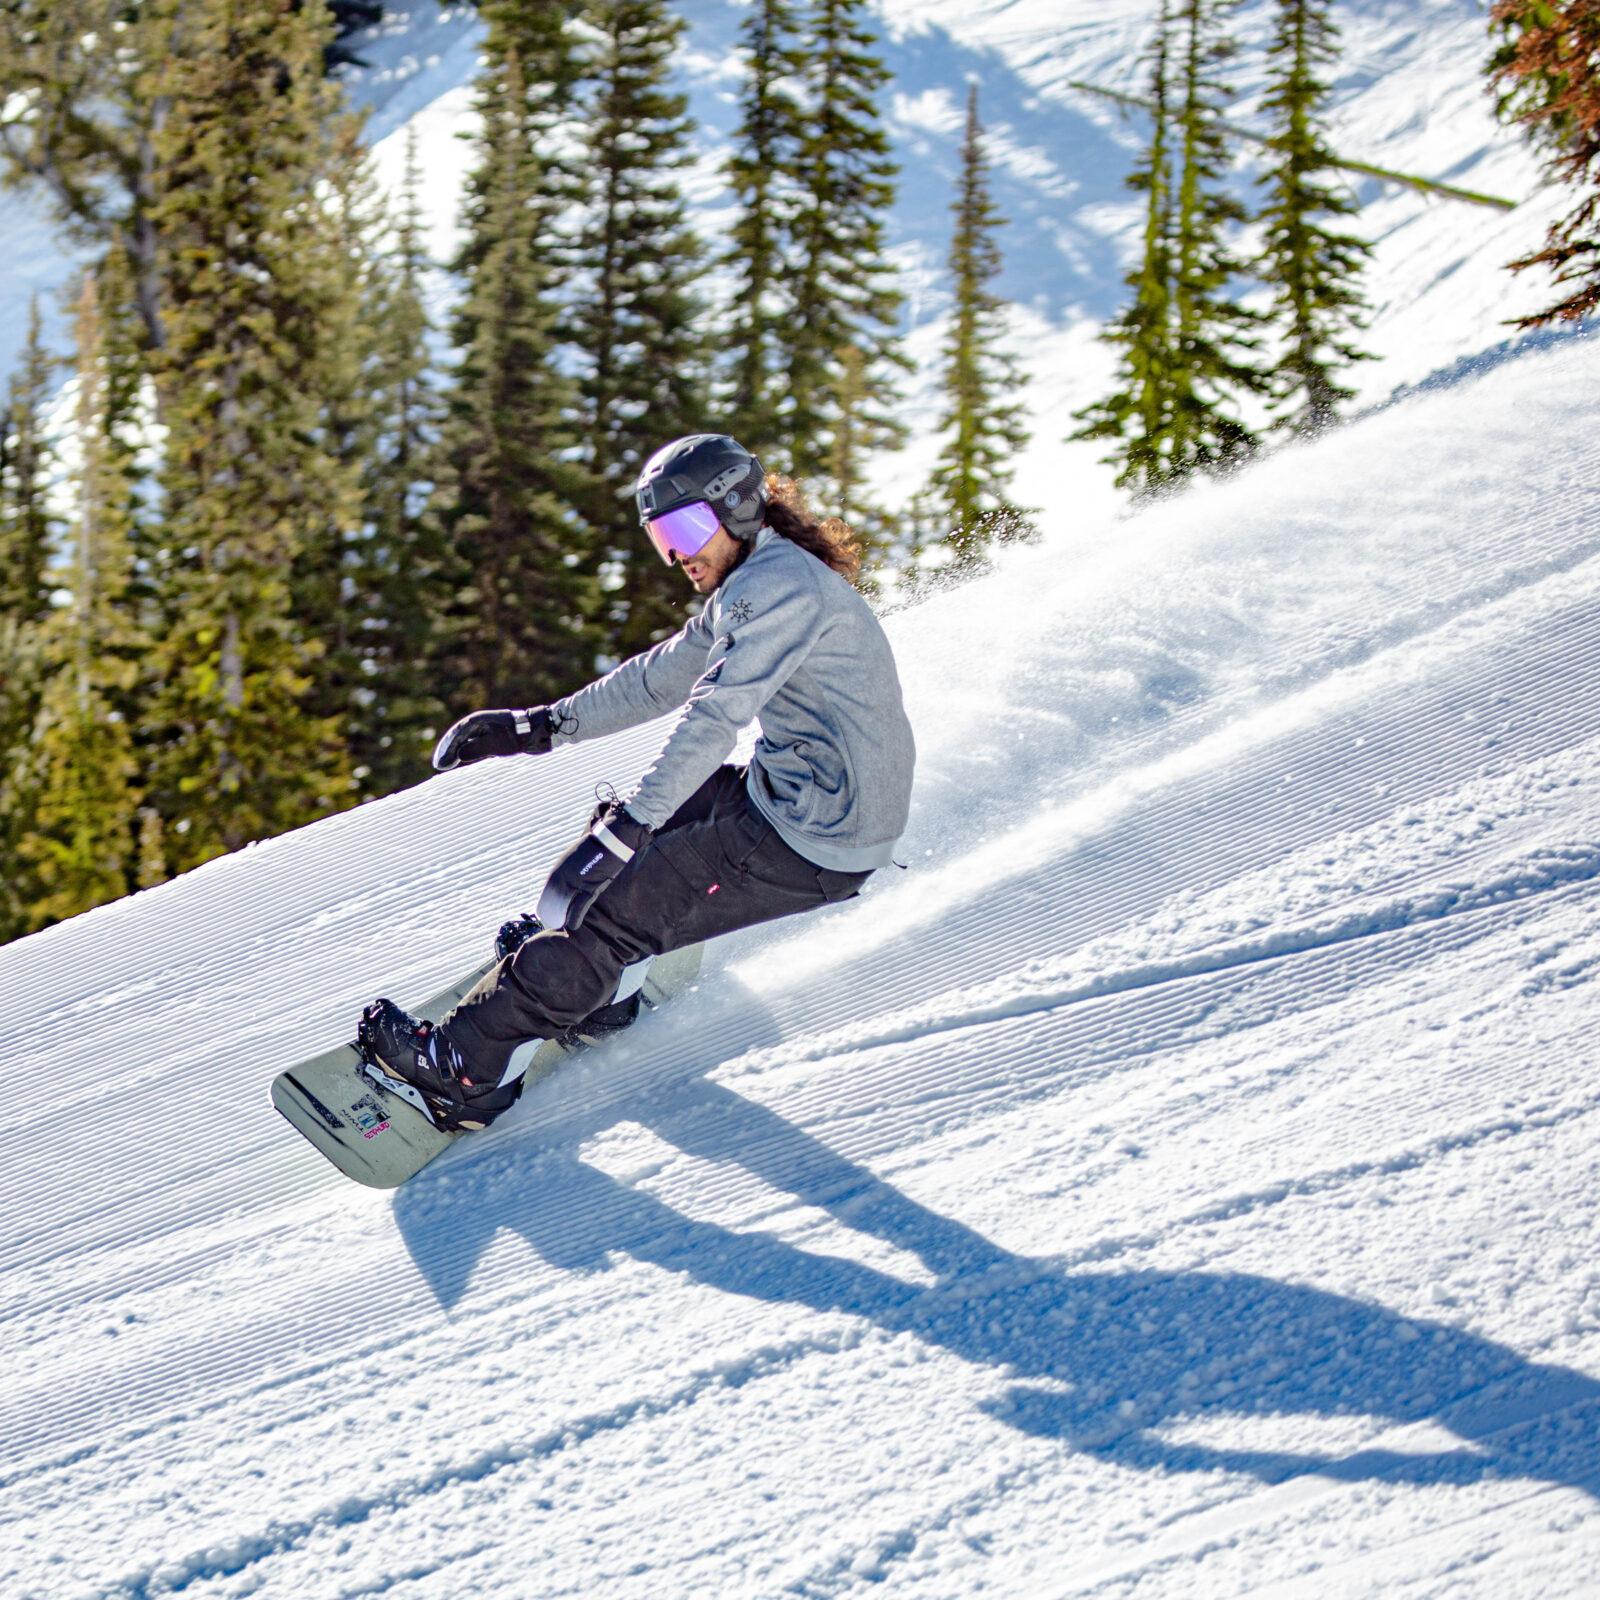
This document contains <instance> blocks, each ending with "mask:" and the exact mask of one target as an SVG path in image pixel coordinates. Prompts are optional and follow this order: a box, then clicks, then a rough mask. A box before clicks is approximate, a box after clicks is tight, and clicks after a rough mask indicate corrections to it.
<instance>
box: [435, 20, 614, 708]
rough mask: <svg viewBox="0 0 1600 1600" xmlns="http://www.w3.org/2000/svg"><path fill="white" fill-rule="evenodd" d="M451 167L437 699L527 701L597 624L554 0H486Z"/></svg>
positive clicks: (572, 58) (567, 92) (575, 663)
mask: <svg viewBox="0 0 1600 1600" xmlns="http://www.w3.org/2000/svg"><path fill="white" fill-rule="evenodd" d="M483 9H484V16H485V18H486V20H487V22H488V24H489V32H488V37H487V39H486V41H485V46H484V59H485V65H484V71H483V73H482V75H481V76H480V78H479V81H478V89H477V101H476V104H477V108H478V114H479V118H480V132H479V134H478V136H477V150H478V160H477V165H476V167H475V168H474V170H473V172H472V174H471V176H470V177H469V179H468V183H467V200H466V208H465V223H466V232H467V240H466V243H465V245H464V247H463V249H462V253H461V255H460V257H459V258H458V260H457V263H456V267H457V270H458V271H459V272H460V273H461V274H462V276H463V277H464V279H465V293H464V295H463V298H462V300H461V303H460V306H459V308H458V310H457V312H456V315H455V319H454V322H453V324H452V339H453V342H454V343H455V345H456V346H457V348H458V349H459V350H460V351H461V358H460V361H459V364H458V365H457V367H456V370H455V377H454V384H453V387H452V389H451V391H450V395H449V414H448V417H447V419H446V423H445V428H444V443H443V449H442V453H441V454H442V462H443V467H442V472H441V485H440V514H441V522H442V526H443V528H444V530H445V532H446V534H447V535H448V537H449V541H450V552H451V558H452V560H453V562H454V563H455V568H454V581H455V590H454V594H453V597H452V600H451V602H450V606H449V612H448V616H447V619H446V620H447V623H448V633H447V635H446V636H445V638H444V640H443V642H442V647H441V655H440V675H441V683H442V686H443V689H444V698H445V699H446V702H447V706H448V711H449V713H450V714H456V715H459V714H460V713H462V712H464V711H470V710H474V709H476V708H478V707H481V706H494V705H527V704H532V703H535V702H538V701H545V700H549V699H551V698H552V697H555V696H557V695H560V694H564V693H566V692H568V691H570V690H571V689H573V688H575V687H577V686H578V685H579V684H581V683H582V682H583V681H584V680H585V679H586V678H587V677H588V676H590V674H591V672H592V669H593V663H594V658H595V654H596V650H597V648H598V635H597V632H596V629H595V627H594V625H593V622H592V620H591V619H592V618H593V616H594V613H595V611H596V609H597V604H596V584H595V580H594V577H593V574H592V544H591V541H590V540H589V539H588V537H587V536H586V533H585V529H584V526H583V523H582V521H581V511H582V509H583V508H584V507H586V506H587V505H588V504H589V503H590V497H591V494H592V487H591V476H590V473H589V472H588V470H587V469H586V467H585V466H584V465H583V463H581V462H580V461H577V460H575V459H574V456H575V452H576V451H577V449H578V447H579V443H580V438H581V431H580V414H579V398H580V397H579V394H578V386H577V382H576V380H575V378H574V376H573V375H572V374H571V373H570V371H568V370H567V369H566V367H565V366H564V364H563V361H562V359H561V356H562V352H561V350H560V322H561V318H562V315H563V310H562V305H561V302H560V299H559V292H560V290H561V289H562V288H563V287H564V285H565V283H566V280H567V275H568V273H569V271H570V266H571V263H570V259H569V256H570V252H569V250H568V248H567V246H566V243H565V241H564V237H563V235H562V233H561V232H560V230H559V227H558V224H559V222H560V220H561V218H562V214H563V212H564V211H565V210H566V209H568V208H569V207H570V205H571V204H572V202H573V199H574V193H575V191H574V182H575V180H574V175H573V173H572V171H571V168H570V165H564V164H563V163H562V161H561V158H560V156H559V154H558V153H557V150H558V144H559V140H558V136H557V130H558V128H559V125H560V123H561V120H562V118H563V117H564V116H565V115H566V114H567V112H568V110H569V108H570V106H571V102H572V94H573V88H574V85H575V83H576V81H577V79H578V77H579V73H580V68H579V64H578V61H577V59H576V55H575V52H574V42H573V39H572V35H571V30H570V28H569V26H568V18H567V14H566V12H565V11H564V10H563V9H562V8H560V7H558V6H553V5H550V4H548V3H544V0H492V3H490V4H486V5H485V6H484V8H483Z"/></svg>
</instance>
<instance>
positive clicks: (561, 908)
mask: <svg viewBox="0 0 1600 1600" xmlns="http://www.w3.org/2000/svg"><path fill="white" fill-rule="evenodd" d="M651 831H652V830H651V829H650V828H648V827H646V826H645V824H644V823H642V822H639V821H637V820H636V819H635V818H634V817H633V816H631V815H630V814H629V812H628V810H627V808H626V807H625V806H623V805H621V804H618V803H616V802H613V803H612V804H610V805H605V806H601V807H600V808H599V810H597V811H596V812H595V814H594V818H593V820H592V821H591V822H590V824H589V831H588V832H587V833H586V834H584V836H583V837H582V838H581V839H580V840H579V841H578V842H577V843H576V844H575V845H573V847H572V848H571V849H570V850H569V851H567V853H566V854H565V855H564V856H562V858H561V859H560V860H559V861H558V862H557V863H556V865H555V870H554V871H553V872H552V873H551V874H550V877H549V880H548V881H547V882H546V884H545V886H544V893H543V894H541V895H540V896H539V904H538V906H537V907H536V908H535V911H534V915H535V916H537V917H538V919H539V921H540V922H542V923H543V924H544V926H545V927H547V928H566V929H567V930H568V932H571V930H572V929H574V928H577V927H581V926H582V924H583V919H584V918H585V917H586V916H588V915H589V908H590V906H592V905H593V904H594V903H595V900H596V899H597V898H598V896H599V894H600V891H601V890H602V889H604V888H605V887H606V886H607V885H608V884H609V883H610V882H611V880H612V879H613V878H615V877H616V876H617V874H618V873H619V872H621V871H622V869H623V868H624V867H625V866H627V864H628V863H629V862H630V861H632V860H633V858H634V857H635V856H636V855H638V853H639V852H640V851H641V850H642V849H644V847H645V846H646V845H647V844H649V842H650V834H651Z"/></svg>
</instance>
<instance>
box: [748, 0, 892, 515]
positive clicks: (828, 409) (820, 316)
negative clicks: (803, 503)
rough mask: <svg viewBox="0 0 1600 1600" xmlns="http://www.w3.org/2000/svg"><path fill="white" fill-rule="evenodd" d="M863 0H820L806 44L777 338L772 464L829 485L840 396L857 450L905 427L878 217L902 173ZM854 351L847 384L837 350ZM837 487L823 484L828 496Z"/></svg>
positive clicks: (884, 75)
mask: <svg viewBox="0 0 1600 1600" xmlns="http://www.w3.org/2000/svg"><path fill="white" fill-rule="evenodd" d="M863 10H864V0H816V3H815V5H814V7H813V9H812V12H811V15H810V18H809V20H808V24H807V28H806V33H805V39H804V43H803V46H802V49H803V52H804V63H805V82H806V89H807V99H806V103H805V106H804V124H803V131H802V134H801V138H800V141H799V147H798V149H797V150H796V152H795V169H794V171H795V181H796V186H797V190H798V194H797V210H796V214H795V217H794V222H793V259H792V261H791V262H790V264H789V267H788V269H787V276H788V283H787V285H786V288H787V300H788V305H787V307H786V308H785V312H784V316H783V320H782V327H781V338H782V341H783V345H784V358H785V372H784V376H785V382H786V385H787V389H788V394H787V398H786V401H785V404H784V406H783V407H782V408H781V409H780V412H779V416H778V433H779V439H778V444H779V458H780V459H785V458H786V461H787V465H788V467H789V468H790V470H791V471H792V472H793V473H794V475H796V476H798V477H802V478H806V479H813V478H828V477H829V476H830V475H829V473H828V466H829V461H830V457H831V456H832V455H833V452H834V446H835V442H836V435H837V434H838V433H839V430H840V428H841V425H842V411H843V407H842V405H841V396H842V393H843V392H844V391H845V390H846V389H847V388H853V390H854V393H855V394H856V395H858V396H859V401H858V403H856V404H855V409H854V413H853V415H852V416H851V418H850V427H851V429H852V431H853V434H854V441H853V443H852V454H853V455H858V454H859V452H860V451H861V450H862V449H863V448H865V449H882V448H891V447H894V446H896V445H898V444H899V443H900V442H901V441H902V439H903V438H904V433H905V430H904V428H903V427H902V426H901V425H900V424H899V423H898V422H897V421H896V420H895V418H894V417H893V415H892V413H891V412H890V410H889V409H888V408H889V406H890V405H891V403H892V402H893V400H894V399H895V397H896V389H895V378H894V369H896V368H899V369H904V368H905V367H906V366H907V365H908V363H907V361H906V359H905V356H904V353H903V352H902V350H901V348H900V341H899V337H898V333H897V325H898V322H899V314H900V306H901V301H902V299H903V296H902V295H901V293H900V291H899V290H898V289H897V288H895V287H894V268H893V266H892V264H891V263H890V262H889V261H888V260H886V259H885V247H886V235H885V218H886V217H887V215H888V212H889V209H890V207H891V206H892V205H893V203H894V195H895V182H894V180H895V176H896V173H897V171H898V168H897V167H896V166H895V164H894V162H893V161H892V160H891V159H890V155H889V141H888V138H887V136H886V135H885V133H884V131H883V128H882V126H881V124H880V123H879V121H878V114H877V106H876V103H875V102H876V96H877V93H878V91H879V89H881V88H882V86H883V84H884V83H885V82H886V81H887V79H888V72H887V70H886V69H885V67H884V65H883V62H882V60H881V59H880V58H879V57H878V56H877V55H876V54H874V46H875V45H876V42H877V41H876V39H875V37H874V35H873V33H872V31H871V29H870V27H869V26H868V25H867V23H866V21H865V19H864V17H863V15H862V12H863ZM847 347H852V348H854V349H855V350H856V351H858V352H859V355H860V372H859V376H858V377H857V378H854V379H851V378H849V377H847V373H848V371H849V363H848V362H847V361H845V360H844V359H842V358H841V352H843V351H844V350H845V349H846V348H847ZM839 488H840V485H839V484H838V483H837V482H834V483H832V484H831V485H830V490H831V496H830V497H831V498H832V499H834V500H835V501H836V500H837V497H838V490H839Z"/></svg>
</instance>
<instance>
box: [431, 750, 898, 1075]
mask: <svg viewBox="0 0 1600 1600" xmlns="http://www.w3.org/2000/svg"><path fill="white" fill-rule="evenodd" d="M871 876H872V874H871V873H870V872H830V871H828V870H827V869H826V868H824V867H819V866H816V865H814V864H813V863H812V862H810V861H807V860H806V859H805V857H804V856H802V855H800V854H799V853H798V852H797V851H795V850H793V849H791V848H790V846H789V845H788V844H786V843H785V842H784V840H783V839H782V838H781V837H780V836H779V834H778V832H777V830H776V829H775V828H774V827H773V826H772V824H771V823H770V822H768V821H767V819H766V818H765V817H764V816H762V815H761V813H760V812H759V811H758V810H756V808H755V806H754V804H753V803H752V802H751V800H750V797H749V795H748V793H747V792H746V790H745V769H744V768H743V767H721V768H719V769H718V770H717V771H716V772H715V773H713V774H712V775H711V777H709V778H708V779H707V780H706V781H705V782H704V783H703V784H701V786H700V787H699V788H698V789H697V790H696V791H695V792H694V793H693V794H692V795H691V796H690V797H689V798H688V799H687V800H686V801H685V802H684V803H683V805H681V806H680V807H679V808H678V810H677V811H675V812H674V813H673V814H672V816H671V817H670V818H669V819H668V820H667V823H666V826H665V827H663V828H662V829H661V830H660V831H659V832H658V833H657V834H656V835H655V836H654V838H652V839H651V841H650V843H649V844H648V846H646V848H645V849H643V850H641V851H640V852H639V853H638V854H637V855H636V856H635V857H634V858H633V860H632V861H630V862H629V863H628V865H627V866H626V867H624V868H623V869H622V871H621V872H620V873H619V874H618V875H617V877H616V879H615V881H614V882H613V883H612V884H611V886H610V887H609V888H608V889H606V890H605V892H604V893H603V894H602V895H601V896H600V898H599V899H598V900H596V901H595V903H594V906H593V907H592V908H591V910H590V912H589V915H588V916H587V917H586V918H585V919H584V922H583V926H582V927H581V928H578V929H576V930H575V931H574V932H571V933H568V932H566V931H565V930H564V929H547V930H546V931H545V932H543V933H538V934H535V935H534V936H533V938H531V939H529V940H527V941H526V942H525V943H524V944H523V945H522V947H521V948H520V949H519V950H518V951H517V952H516V953H515V954H514V955H510V956H507V957H506V958H505V960H503V961H502V962H501V963H500V965H499V966H498V967H497V968H496V969H495V970H494V971H493V972H491V973H489V974H487V975H486V976H485V977H484V978H483V980H482V981H481V982H480V983H479V984H478V986H477V987H476V988H475V989H474V990H473V991H472V993H471V994H469V995H468V996H467V997H466V998H465V999H464V1000H463V1001H462V1002H461V1003H460V1004H459V1005H458V1006H457V1007H456V1008H455V1010H453V1011H452V1012H451V1013H450V1014H449V1015H448V1016H447V1017H445V1018H444V1021H443V1023H442V1026H443V1028H444V1030H445V1032H446V1033H447V1034H448V1036H449V1038H450V1040H451V1041H452V1042H453V1043H454V1044H455V1045H456V1046H457V1047H458V1048H459V1049H460V1051H461V1053H462V1055H464V1056H465V1057H466V1060H467V1062H468V1065H469V1067H471V1068H473V1069H475V1070H474V1071H473V1073H472V1076H473V1077H474V1078H475V1079H478V1080H479V1081H482V1080H484V1079H489V1078H490V1077H491V1074H492V1075H493V1077H494V1079H495V1080H498V1078H499V1077H501V1076H502V1075H503V1074H504V1072H505V1069H506V1067H507V1065H508V1064H509V1062H510V1059H511V1054H512V1052H513V1051H514V1050H515V1049H516V1047H517V1046H518V1045H519V1044H521V1043H522V1042H523V1041H524V1040H527V1039H553V1038H555V1037H557V1036H558V1035H560V1034H562V1033H565V1032H566V1031H567V1029H569V1028H571V1027H572V1026H573V1025H574V1024H576V1023H579V1022H582V1021H583V1019H584V1018H585V1017H587V1016H588V1015H589V1014H590V1013H591V1012H593V1011H595V1010H597V1009H598V1008H599V1007H600V1006H602V1005H604V1004H605V1003H606V1002H607V1001H609V1000H610V998H611V997H612V995H613V994H615V992H616V988H617V981H618V979H619V978H620V977H621V975H622V969H623V968H624V967H626V966H629V965H631V964H632V963H633V962H635V961H639V960H642V959H643V958H644V957H645V956H647V955H661V954H663V953H665V952H666V951H668V950H678V949H681V948H682V947H683V946H684V945H690V944H697V943H699V942H700V941H701V940H702V939H710V938H712V937H713V936H715V935H716V934H719V933H732V932H733V931H734V930H735V929H736V928H748V927H751V926H752V925H753V924H755V923H757V922H770V921H771V920H772V919H773V918H774V917H787V916H791V915H792V914H793V913H795V912H796V911H810V910H812V909H813V908H815V907H817V906H824V905H827V904H829V903H830V902H832V901H835V900H848V899H849V898H850V897H851V896H852V895H854V894H856V893H857V892H858V891H859V890H860V888H861V885H862V884H863V883H865V882H866V880H867V879H868V878H869V877H871Z"/></svg>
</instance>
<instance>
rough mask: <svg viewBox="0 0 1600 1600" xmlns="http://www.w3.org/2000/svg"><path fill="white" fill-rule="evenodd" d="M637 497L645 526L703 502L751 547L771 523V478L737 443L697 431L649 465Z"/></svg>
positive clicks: (663, 450)
mask: <svg viewBox="0 0 1600 1600" xmlns="http://www.w3.org/2000/svg"><path fill="white" fill-rule="evenodd" d="M633 497H634V500H635V501H636V503H637V504H638V507H639V520H640V521H641V522H648V521H650V520H651V519H652V518H656V517H664V516H665V515H666V514H667V513H668V512H669V511H676V510H677V509H678V508H679V507H680V506H686V505H691V504H693V503H694V502H695V501H702V502H704V503H705V504H706V505H708V506H710V507H711V509H712V510H713V511H715V512H716V514H717V520H718V521H719V522H720V523H721V524H722V526H723V527H724V528H726V529H727V530H728V532H729V533H731V534H732V535H733V536H734V538H735V539H738V540H739V541H740V542H741V543H744V544H749V543H750V542H751V541H752V540H753V539H754V538H755V536H756V534H757V533H758V532H759V531H760V529H761V525H762V524H763V523H764V522H765V521H766V505H767V475H766V473H765V472H764V471H762V468H761V463H760V462H759V461H757V460H756V458H755V457H754V456H753V455H751V454H750V452H749V451H748V450H746V449H745V447H744V446H743V445H742V444H740V443H739V442H738V440H737V439H730V438H729V437H728V435H727V434H725V433H691V434H689V435H688V436H687V437H685V438H682V439H674V440H673V441H672V443H671V444H668V445H663V446H662V447H661V448H660V449H659V450H657V451H656V453H655V454H654V455H653V456H651V457H650V459H649V460H648V461H647V462H645V464H644V470H643V471H641V472H640V474H639V481H638V482H637V483H636V484H634V486H633Z"/></svg>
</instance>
